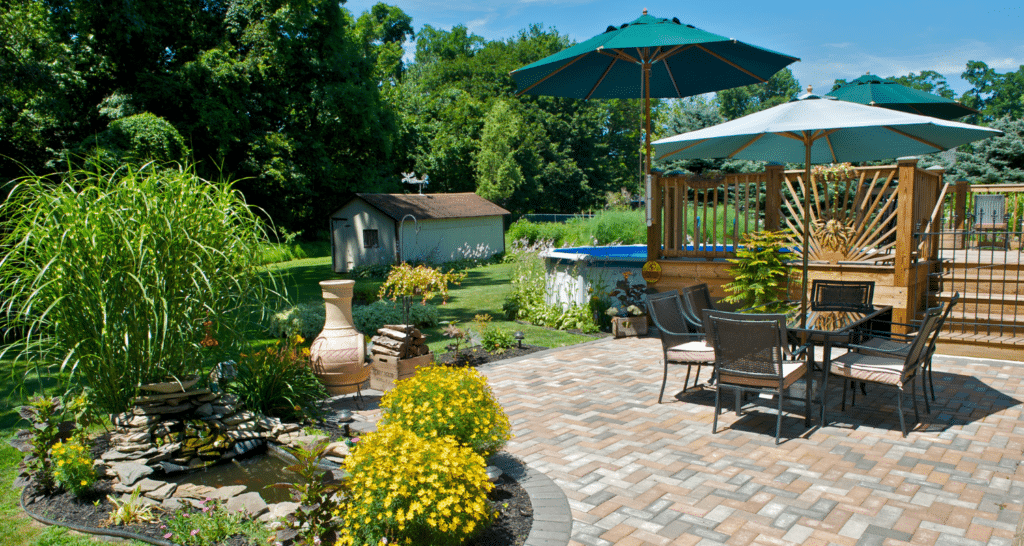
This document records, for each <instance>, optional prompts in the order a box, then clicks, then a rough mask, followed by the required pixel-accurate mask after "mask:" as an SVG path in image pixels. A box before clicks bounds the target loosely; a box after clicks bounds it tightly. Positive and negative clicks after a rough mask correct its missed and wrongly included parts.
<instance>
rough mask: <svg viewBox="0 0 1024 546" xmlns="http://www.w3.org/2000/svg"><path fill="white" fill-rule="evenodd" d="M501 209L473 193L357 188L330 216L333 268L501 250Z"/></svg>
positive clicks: (340, 270) (470, 256) (459, 257)
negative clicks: (369, 190)
mask: <svg viewBox="0 0 1024 546" xmlns="http://www.w3.org/2000/svg"><path fill="white" fill-rule="evenodd" d="M506 214H509V212H508V211H507V210H505V209H503V208H501V207H499V206H498V205H495V204H494V203H492V202H490V201H488V200H486V199H484V198H483V197H480V196H479V195H476V194H475V193H432V194H395V193H357V194H356V196H355V197H354V198H352V200H350V201H349V202H348V203H346V204H345V205H344V206H342V207H341V208H340V209H338V210H337V211H335V213H334V214H332V215H331V248H332V263H333V267H334V271H335V272H337V273H345V272H348V271H351V270H352V269H353V268H356V267H359V266H364V265H387V264H392V263H398V262H401V261H425V262H430V263H443V262H449V261H455V260H463V259H480V258H489V257H491V256H493V255H495V254H498V253H501V252H504V251H505V226H504V216H505V215H506Z"/></svg>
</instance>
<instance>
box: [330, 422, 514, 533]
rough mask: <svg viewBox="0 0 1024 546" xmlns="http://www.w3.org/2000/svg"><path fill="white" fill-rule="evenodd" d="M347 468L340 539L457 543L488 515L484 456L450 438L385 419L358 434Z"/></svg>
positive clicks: (482, 524)
mask: <svg viewBox="0 0 1024 546" xmlns="http://www.w3.org/2000/svg"><path fill="white" fill-rule="evenodd" d="M345 470H346V471H348V472H349V474H350V476H349V478H348V479H347V480H346V481H347V484H348V488H349V491H348V496H347V497H346V499H345V501H344V502H343V504H342V507H341V509H340V510H339V511H338V514H339V516H341V517H342V518H343V519H344V526H343V527H342V531H341V536H340V537H339V540H338V544H343V545H347V546H357V545H367V546H369V545H374V546H377V545H380V544H382V543H387V544H431V545H438V546H441V545H449V544H450V545H455V544H462V543H463V542H464V541H465V540H466V539H467V538H469V537H472V536H473V535H474V534H476V533H478V532H480V530H482V529H483V528H484V527H485V526H486V525H487V524H488V523H490V522H491V520H492V517H493V516H492V512H491V508H490V505H489V504H488V502H487V495H488V493H490V491H491V489H492V488H493V487H494V486H493V484H491V482H490V481H489V480H488V479H487V472H486V464H485V462H484V459H483V457H481V456H480V455H478V454H477V453H474V452H473V450H471V449H469V448H468V447H464V446H461V445H459V444H458V442H456V441H455V439H453V438H450V437H444V436H441V437H437V438H424V437H421V436H418V435H417V434H416V433H414V432H412V431H410V430H406V429H405V428H403V427H402V426H399V425H395V424H390V425H383V426H381V427H380V428H379V429H378V430H377V432H372V433H370V434H367V435H366V436H364V437H363V440H362V441H361V442H359V444H358V445H357V446H356V447H355V448H354V450H353V451H352V453H350V454H349V456H348V457H347V458H346V459H345ZM382 540H386V542H382Z"/></svg>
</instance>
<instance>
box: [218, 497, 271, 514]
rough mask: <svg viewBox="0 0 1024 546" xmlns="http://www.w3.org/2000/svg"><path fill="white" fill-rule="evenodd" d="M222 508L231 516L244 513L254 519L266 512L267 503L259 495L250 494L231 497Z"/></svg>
mask: <svg viewBox="0 0 1024 546" xmlns="http://www.w3.org/2000/svg"><path fill="white" fill-rule="evenodd" d="M224 508H225V509H226V510H227V511H228V513H231V514H233V513H235V512H239V511H244V512H245V513H247V514H249V515H250V516H252V517H254V518H255V517H259V516H262V515H263V514H264V513H266V512H267V503H266V501H264V500H263V497H261V496H260V494H259V493H255V492H251V493H243V494H241V495H238V496H237V497H232V498H231V499H230V500H228V503H227V505H225V507H224Z"/></svg>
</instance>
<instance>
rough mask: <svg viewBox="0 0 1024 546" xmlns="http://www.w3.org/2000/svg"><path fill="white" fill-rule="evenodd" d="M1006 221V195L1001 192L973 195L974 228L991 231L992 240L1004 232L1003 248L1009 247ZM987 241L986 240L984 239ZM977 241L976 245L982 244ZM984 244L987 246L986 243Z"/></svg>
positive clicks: (1007, 248)
mask: <svg viewBox="0 0 1024 546" xmlns="http://www.w3.org/2000/svg"><path fill="white" fill-rule="evenodd" d="M1007 229H1008V228H1007V223H1006V196H1005V195H1003V194H1001V193H994V194H989V195H975V196H974V230H975V231H982V232H991V235H992V237H993V242H994V241H995V236H997V235H999V232H1004V233H1003V236H1004V240H1003V248H1004V249H1006V250H1009V249H1010V234H1009V233H1008V232H1007ZM986 242H987V241H986ZM982 244H983V243H982V242H981V241H979V243H978V246H982ZM985 246H988V245H987V244H986V245H985Z"/></svg>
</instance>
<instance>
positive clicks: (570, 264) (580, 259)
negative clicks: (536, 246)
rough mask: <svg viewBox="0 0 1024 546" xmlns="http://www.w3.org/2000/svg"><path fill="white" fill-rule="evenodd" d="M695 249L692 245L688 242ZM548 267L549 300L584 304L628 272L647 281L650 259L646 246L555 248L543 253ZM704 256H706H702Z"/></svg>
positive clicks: (726, 248) (632, 279)
mask: <svg viewBox="0 0 1024 546" xmlns="http://www.w3.org/2000/svg"><path fill="white" fill-rule="evenodd" d="M686 249H687V250H693V249H694V246H693V245H687V247H686ZM705 249H706V250H716V251H719V252H732V250H733V245H697V250H705ZM540 256H541V258H543V259H544V268H545V269H546V270H547V288H548V289H547V295H546V298H547V303H549V304H555V303H561V304H562V305H563V306H568V305H572V304H578V305H584V304H586V303H587V301H588V300H589V299H590V294H591V293H592V291H591V289H593V292H604V293H605V294H607V293H608V292H611V290H612V289H613V288H615V283H616V282H618V281H619V280H621V279H622V274H623V273H624V272H626V271H628V272H630V273H631V276H630V282H631V283H633V284H646V282H645V281H644V279H643V276H641V274H640V270H641V269H642V268H643V266H644V263H645V262H647V245H620V246H581V247H571V248H554V249H551V250H547V251H545V252H542V253H541V255H540ZM701 259H703V258H701Z"/></svg>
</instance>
